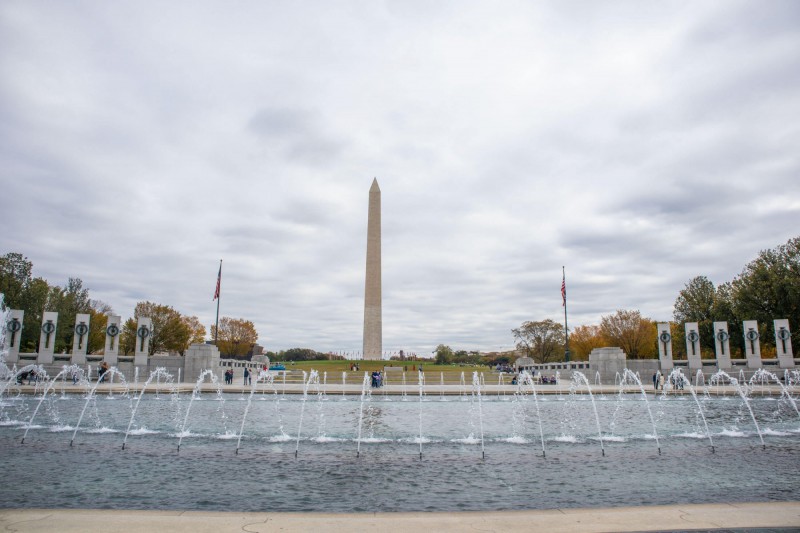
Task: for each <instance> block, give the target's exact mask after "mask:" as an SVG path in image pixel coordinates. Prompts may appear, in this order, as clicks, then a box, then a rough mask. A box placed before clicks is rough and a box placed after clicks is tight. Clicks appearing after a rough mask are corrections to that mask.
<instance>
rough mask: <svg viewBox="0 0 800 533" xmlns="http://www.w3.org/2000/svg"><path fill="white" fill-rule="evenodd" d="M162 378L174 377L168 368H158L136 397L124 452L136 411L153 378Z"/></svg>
mask: <svg viewBox="0 0 800 533" xmlns="http://www.w3.org/2000/svg"><path fill="white" fill-rule="evenodd" d="M137 370H138V368H137ZM137 376H138V372H137ZM161 376H164V377H165V378H167V379H169V380H170V381H171V380H172V375H171V374H169V373H168V372H167V369H166V368H164V367H158V368H156V369H155V370H153V371H152V372H150V377H148V378H147V381H145V382H144V385H143V386H142V390H141V391H140V392H139V395H138V396H137V397H136V404H135V405H134V407H133V411H132V412H131V419H130V421H129V422H128V427H127V429H125V439H124V440H123V441H122V449H123V450H124V449H125V444H126V443H127V442H128V435H129V434H130V432H131V426H132V425H133V419H134V418H135V417H136V411H138V410H139V404H140V403H141V401H142V396H144V393H145V392H146V391H147V386H148V385H150V382H151V381H153V378H156V379H157V380H160V379H161ZM187 416H188V413H187Z"/></svg>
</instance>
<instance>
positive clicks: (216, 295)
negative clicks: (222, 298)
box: [211, 261, 222, 302]
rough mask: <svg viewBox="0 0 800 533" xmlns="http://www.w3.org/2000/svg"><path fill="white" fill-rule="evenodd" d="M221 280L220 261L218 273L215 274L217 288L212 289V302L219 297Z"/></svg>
mask: <svg viewBox="0 0 800 533" xmlns="http://www.w3.org/2000/svg"><path fill="white" fill-rule="evenodd" d="M221 282H222V261H220V263H219V274H217V288H216V289H215V290H214V298H213V299H212V300H211V301H212V302H213V301H214V300H216V299H217V298H219V284H220V283H221Z"/></svg>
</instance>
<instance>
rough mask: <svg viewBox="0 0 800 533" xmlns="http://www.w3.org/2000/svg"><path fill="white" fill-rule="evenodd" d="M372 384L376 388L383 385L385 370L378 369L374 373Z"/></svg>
mask: <svg viewBox="0 0 800 533" xmlns="http://www.w3.org/2000/svg"><path fill="white" fill-rule="evenodd" d="M372 386H373V387H374V388H377V387H382V386H383V372H381V371H379V370H376V371H375V372H373V373H372Z"/></svg>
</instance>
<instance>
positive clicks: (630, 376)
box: [584, 368, 661, 455]
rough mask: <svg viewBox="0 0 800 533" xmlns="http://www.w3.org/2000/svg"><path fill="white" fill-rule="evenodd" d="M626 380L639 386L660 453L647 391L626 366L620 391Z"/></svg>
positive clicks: (636, 375) (659, 450)
mask: <svg viewBox="0 0 800 533" xmlns="http://www.w3.org/2000/svg"><path fill="white" fill-rule="evenodd" d="M584 379H585V378H584ZM628 380H631V381H632V382H633V383H635V384H636V385H638V386H639V391H640V392H641V393H642V398H644V404H645V406H647V415H648V416H649V417H650V423H651V424H652V425H653V436H655V439H656V446H657V447H658V455H661V443H660V442H659V441H658V430H657V429H656V421H655V420H654V419H653V411H651V410H650V401H649V400H648V399H647V393H646V392H645V391H644V387H643V386H642V380H641V378H640V377H639V375H638V374H634V373H633V372H631V371H630V370H628V369H627V368H626V369H625V370H624V372H623V374H622V382H621V384H620V391H621V390H622V387H623V386H624V383H627V382H628Z"/></svg>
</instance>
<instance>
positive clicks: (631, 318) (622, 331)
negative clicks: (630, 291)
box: [511, 309, 658, 363]
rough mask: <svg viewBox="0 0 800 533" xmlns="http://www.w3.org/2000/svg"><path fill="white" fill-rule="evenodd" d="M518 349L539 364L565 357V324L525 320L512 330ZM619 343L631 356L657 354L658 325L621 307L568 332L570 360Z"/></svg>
mask: <svg viewBox="0 0 800 533" xmlns="http://www.w3.org/2000/svg"><path fill="white" fill-rule="evenodd" d="M511 333H512V334H513V335H514V340H515V342H516V347H517V351H518V352H519V353H521V354H523V355H525V356H527V357H530V358H532V359H533V360H534V361H536V362H537V363H551V362H554V361H563V360H564V348H565V341H566V339H565V335H564V326H563V325H562V324H559V323H557V322H554V321H553V320H540V321H536V322H525V323H523V324H522V326H520V327H519V328H515V329H512V330H511ZM604 346H617V347H619V348H622V349H623V351H624V352H625V353H626V354H627V356H628V359H649V358H653V357H657V356H658V348H657V345H656V324H655V322H654V321H653V320H651V319H649V318H647V317H643V316H642V314H641V313H640V312H639V311H637V310H626V309H620V310H617V311H616V312H614V313H612V314H610V315H605V316H603V317H601V320H600V325H589V326H578V327H577V328H575V329H574V330H573V331H571V332H570V334H569V350H570V359H571V360H573V361H585V360H587V359H588V358H589V354H590V353H591V352H592V350H594V349H595V348H602V347H604Z"/></svg>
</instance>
